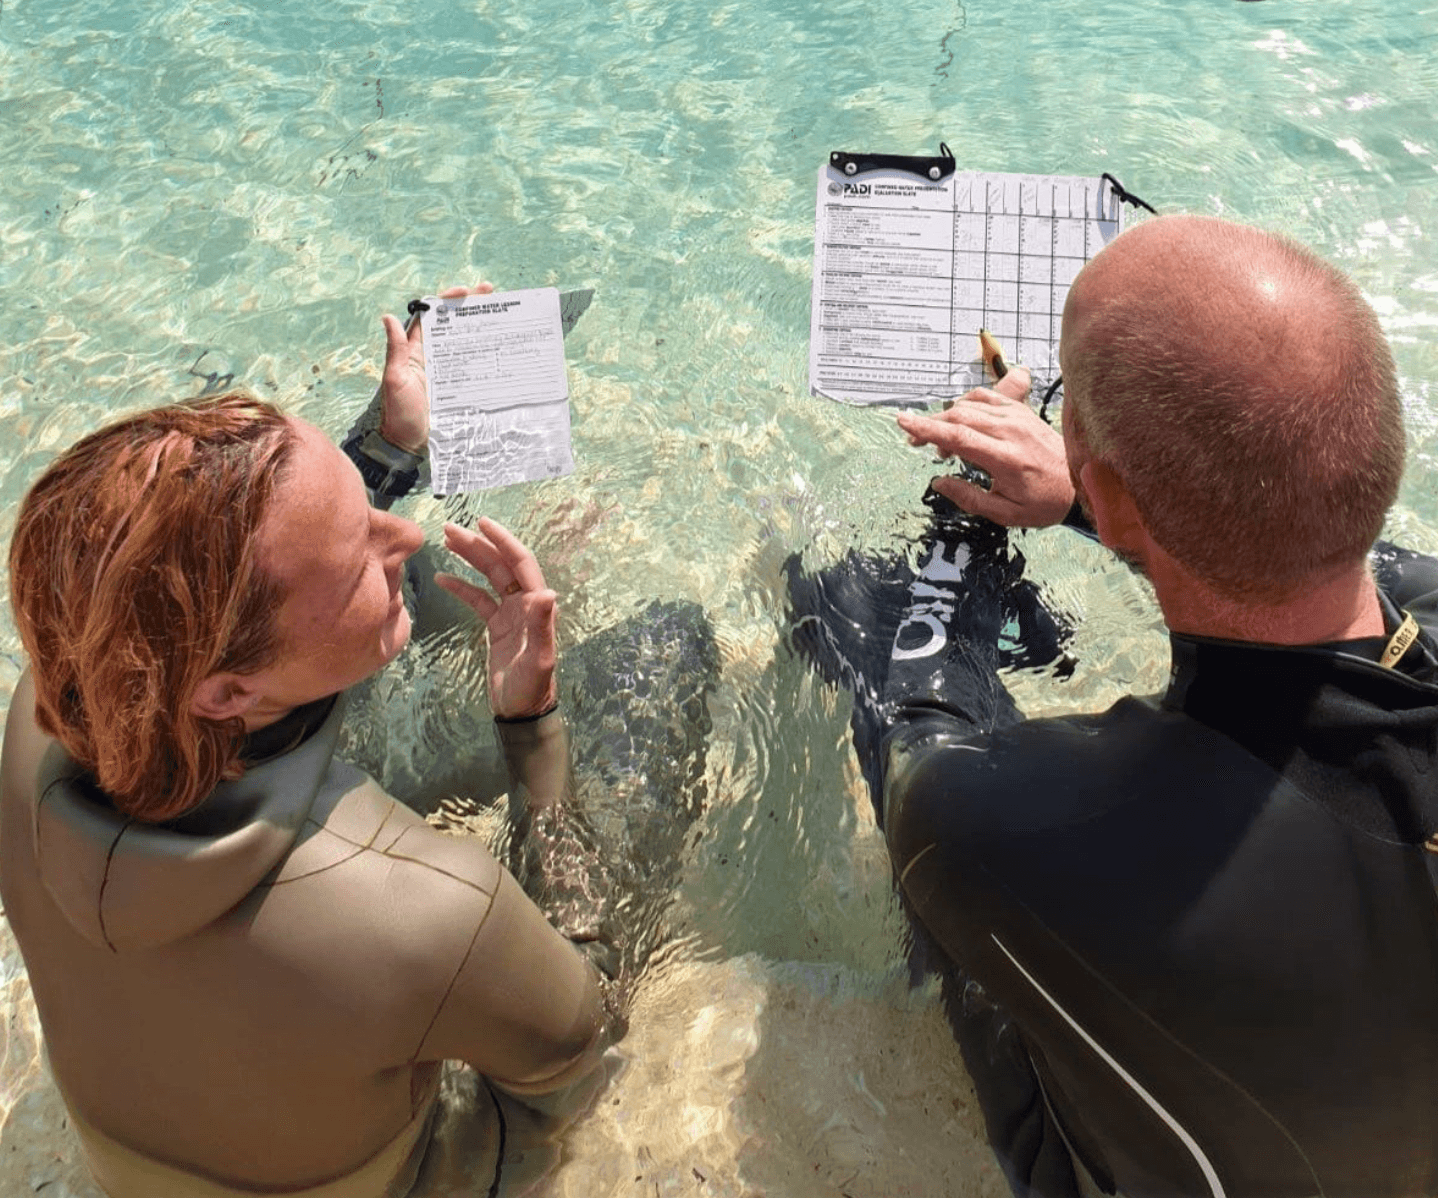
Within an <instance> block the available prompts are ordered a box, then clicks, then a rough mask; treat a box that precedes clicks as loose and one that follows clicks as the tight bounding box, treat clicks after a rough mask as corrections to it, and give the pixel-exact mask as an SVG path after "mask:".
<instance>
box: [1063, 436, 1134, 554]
mask: <svg viewBox="0 0 1438 1198" xmlns="http://www.w3.org/2000/svg"><path fill="white" fill-rule="evenodd" d="M1079 481H1080V482H1081V483H1082V484H1083V493H1084V498H1085V499H1087V500H1088V508H1089V515H1090V516H1091V517H1092V518H1093V527H1094V531H1095V532H1096V533H1098V539H1099V540H1100V541H1102V542H1103V543H1104V544H1105V545H1107V546H1108V547H1109V548H1110V549H1112V550H1114V551H1115V552H1117V553H1121V554H1127V555H1129V556H1130V557H1137V558H1138V559H1139V560H1140V561H1142V560H1143V559H1144V550H1145V549H1146V548H1147V546H1148V541H1149V535H1148V528H1147V527H1146V526H1145V525H1144V522H1143V517H1142V516H1140V515H1139V514H1138V508H1137V507H1136V506H1135V505H1134V502H1133V496H1132V495H1130V494H1129V493H1128V488H1127V487H1126V486H1124V482H1123V479H1121V478H1120V477H1119V476H1118V474H1117V472H1115V470H1114V469H1113V467H1112V466H1110V465H1108V464H1107V463H1106V462H1100V461H1098V460H1097V459H1095V458H1090V459H1089V460H1088V461H1087V462H1085V463H1084V464H1083V466H1082V467H1081V468H1080V470H1079Z"/></svg>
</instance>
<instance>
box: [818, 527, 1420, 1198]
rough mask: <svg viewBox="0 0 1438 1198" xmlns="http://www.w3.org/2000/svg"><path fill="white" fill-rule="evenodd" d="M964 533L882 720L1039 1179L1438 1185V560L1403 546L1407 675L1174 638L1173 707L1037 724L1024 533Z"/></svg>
mask: <svg viewBox="0 0 1438 1198" xmlns="http://www.w3.org/2000/svg"><path fill="white" fill-rule="evenodd" d="M936 535H937V538H938V539H937V541H936V544H935V545H934V547H933V548H932V549H931V551H930V554H929V558H928V563H929V564H928V566H927V567H926V568H925V570H924V571H923V574H927V575H929V577H927V578H925V577H923V574H921V576H920V578H919V579H917V580H915V582H914V584H913V586H912V588H911V597H910V601H909V604H910V609H911V611H912V610H913V609H915V608H916V607H923V608H924V612H925V613H926V615H925V618H924V619H923V620H922V621H920V623H919V625H917V626H916V625H915V622H914V620H913V619H912V618H911V617H910V616H909V615H903V616H900V617H899V619H898V621H897V623H898V628H899V631H898V637H897V640H896V641H895V643H896V645H897V646H898V647H899V648H900V650H903V649H905V647H906V646H907V648H908V649H909V650H910V652H909V653H908V654H905V653H903V652H900V653H899V654H898V655H897V660H895V661H894V662H893V663H892V664H891V665H890V666H889V667H888V670H887V674H886V676H885V677H884V678H883V680H882V683H881V684H879V685H876V684H875V680H874V679H873V678H872V676H871V677H869V679H868V680H867V681H868V683H869V688H868V695H867V696H866V695H865V694H864V692H863V688H856V691H857V692H858V698H859V702H858V703H856V714H855V721H854V726H855V732H856V740H858V742H859V748H860V752H861V754H865V753H866V752H867V753H871V754H872V758H871V760H870V761H869V762H868V763H866V764H868V765H870V767H871V770H870V776H871V779H873V778H875V775H881V778H878V779H875V780H879V781H881V784H882V791H881V793H880V794H876V796H875V797H876V805H877V806H878V807H879V813H880V819H881V822H882V823H883V825H884V828H885V833H886V835H887V837H888V841H889V847H890V851H891V854H892V857H893V861H894V866H895V871H896V874H897V876H898V878H899V880H900V884H901V888H902V891H903V894H904V897H905V900H906V903H907V905H908V907H909V909H910V912H911V914H912V916H913V917H915V918H916V919H917V921H919V923H920V924H921V925H922V927H923V928H924V929H925V930H926V931H927V933H928V934H929V935H930V936H931V937H932V938H933V939H934V940H936V941H937V942H938V944H939V945H940V946H941V948H942V950H943V953H944V954H945V955H946V956H947V957H948V958H949V961H950V962H951V963H953V965H954V966H956V967H957V968H951V969H950V971H949V976H948V978H947V979H946V982H947V983H948V997H949V998H950V1000H951V1002H950V1015H951V1018H952V1019H953V1020H954V1023H955V1029H956V1033H957V1035H958V1038H959V1041H960V1045H961V1047H962V1049H963V1051H964V1056H965V1060H966V1063H967V1065H968V1066H969V1070H970V1072H971V1074H972V1075H973V1077H974V1081H975V1084H976V1087H977V1089H978V1093H979V1098H980V1101H981V1104H982V1106H983V1108H984V1112H985V1117H986V1120H987V1123H988V1130H989V1135H990V1139H991V1142H992V1143H993V1146H994V1148H995V1150H996V1151H997V1153H998V1155H999V1159H1000V1163H1001V1164H1002V1165H1003V1167H1004V1170H1005V1172H1006V1174H1007V1175H1008V1177H1009V1181H1010V1184H1011V1186H1012V1187H1013V1189H1014V1192H1015V1193H1016V1194H1019V1195H1025V1194H1034V1195H1042V1196H1043V1198H1059V1196H1062V1195H1070V1194H1074V1193H1077V1185H1076V1179H1075V1175H1074V1171H1073V1167H1072V1164H1071V1160H1070V1152H1072V1153H1073V1154H1074V1155H1076V1156H1078V1157H1079V1158H1080V1159H1081V1160H1083V1161H1084V1163H1085V1164H1086V1166H1087V1167H1088V1169H1089V1172H1090V1173H1091V1174H1092V1176H1093V1177H1094V1178H1095V1180H1097V1181H1098V1183H1099V1185H1100V1188H1103V1189H1105V1190H1111V1189H1112V1188H1113V1187H1114V1186H1115V1185H1116V1186H1117V1188H1118V1189H1119V1191H1120V1192H1122V1193H1124V1194H1126V1195H1129V1196H1130V1198H1142V1196H1157V1195H1210V1194H1223V1195H1292V1196H1294V1198H1298V1196H1301V1195H1315V1194H1325V1195H1335V1196H1336V1195H1352V1196H1354V1198H1382V1196H1385V1195H1400V1194H1402V1195H1417V1194H1433V1193H1435V1192H1438V901H1435V880H1438V855H1435V853H1434V852H1431V851H1425V850H1424V847H1423V846H1424V842H1425V840H1427V838H1428V837H1429V836H1430V835H1431V834H1432V833H1433V832H1434V830H1435V828H1438V646H1435V640H1434V633H1435V629H1438V562H1435V561H1434V560H1433V559H1431V558H1425V557H1421V556H1418V555H1414V554H1409V553H1406V552H1404V551H1401V550H1396V549H1392V548H1391V547H1383V548H1382V549H1381V550H1380V552H1379V553H1378V554H1377V555H1376V558H1375V566H1376V571H1377V575H1378V578H1379V582H1380V588H1381V593H1382V596H1383V606H1384V615H1385V622H1386V624H1387V626H1388V631H1389V632H1390V633H1391V632H1393V631H1394V630H1395V629H1396V628H1397V626H1398V622H1399V620H1400V619H1401V616H1400V615H1399V612H1398V609H1399V608H1403V609H1406V610H1408V611H1409V612H1411V613H1412V614H1413V615H1414V617H1415V618H1416V619H1417V620H1418V622H1419V624H1420V625H1421V626H1422V628H1423V632H1422V634H1421V635H1420V637H1419V638H1418V640H1417V641H1416V642H1415V643H1414V644H1413V646H1412V647H1411V648H1410V649H1409V650H1408V651H1407V653H1405V654H1404V656H1403V657H1402V659H1401V660H1400V661H1399V662H1398V664H1397V668H1395V669H1384V668H1382V667H1380V666H1379V664H1378V662H1377V657H1378V653H1379V651H1380V650H1381V648H1382V645H1383V641H1384V639H1385V638H1375V639H1374V640H1372V641H1370V642H1347V643H1346V644H1343V645H1335V646H1314V647H1303V648H1277V647H1271V646H1262V645H1250V644H1240V643H1234V642H1219V641H1202V640H1198V639H1196V638H1191V637H1186V636H1177V635H1175V636H1174V637H1173V638H1172V644H1173V673H1172V677H1171V681H1170V685H1169V688H1168V690H1167V692H1166V693H1165V694H1164V695H1163V696H1162V697H1159V698H1154V699H1136V698H1130V699H1124V700H1121V701H1120V702H1118V703H1116V704H1115V705H1114V706H1113V707H1112V708H1110V709H1109V710H1108V711H1106V712H1104V713H1102V714H1100V715H1091V716H1075V717H1069V718H1062V719H1043V720H1031V721H1022V720H1020V719H1019V718H1018V716H1017V713H1016V712H1015V711H1014V707H1013V704H1012V702H1011V700H1010V699H1009V697H1008V695H1007V694H1006V693H1005V692H1004V691H1003V688H1002V686H1001V685H999V683H998V681H997V679H996V678H995V676H994V674H993V666H994V664H995V663H996V660H997V659H996V654H995V647H994V630H995V628H996V626H1000V625H1001V624H1002V623H1003V621H1004V614H1003V612H1004V604H1005V598H1004V597H1005V596H1006V595H1008V594H1011V585H1012V578H1011V573H1012V571H1011V568H1010V570H1009V572H1008V575H1007V576H1006V572H1005V570H1004V569H1001V568H999V569H996V568H995V566H994V563H996V562H997V563H1002V562H1003V560H1004V556H1005V555H1004V554H1003V553H1002V551H1001V550H999V549H997V548H996V547H995V546H996V545H997V544H999V543H1000V542H999V541H998V539H997V534H996V533H995V532H994V531H993V529H992V526H980V525H978V524H976V523H970V524H969V525H968V527H967V529H966V528H965V525H964V523H963V522H962V521H953V520H951V521H949V522H948V523H947V524H945V523H944V522H942V521H939V522H936ZM964 541H971V542H976V543H977V544H979V545H980V546H982V547H983V548H982V550H981V551H973V550H970V549H968V548H966V547H963V546H962V542H964ZM957 558H967V561H966V564H965V567H964V568H963V569H957V568H954V566H953V565H952V563H954V561H955V559H957ZM935 561H938V562H940V563H941V564H940V567H939V568H938V569H937V570H935V569H934V568H933V563H934V562H935ZM944 563H949V564H944ZM852 564H853V563H850V567H852ZM852 572H853V571H852V568H851V569H850V570H849V573H850V574H852ZM936 575H937V576H936ZM946 588H947V590H948V595H947V596H944V595H942V594H941V592H942V591H944V590H945V589H946ZM829 589H830V590H831V591H832V590H833V589H834V586H833V580H832V579H831V580H830V588H829ZM795 593H796V595H797V596H798V600H797V601H796V607H797V608H799V610H800V611H801V613H804V608H805V606H806V604H805V602H804V600H806V599H807V598H812V591H805V589H804V586H803V585H801V586H800V587H799V588H798V590H797V591H796V592H795ZM808 606H809V607H810V609H811V610H810V611H809V612H807V613H804V614H805V615H807V616H808V617H810V618H809V619H808V620H807V623H808V624H810V625H816V624H817V625H822V626H824V627H825V628H826V630H828V631H826V636H827V637H828V642H827V644H826V646H825V647H826V648H828V649H832V648H833V647H834V642H835V638H834V636H833V635H832V630H833V629H834V628H835V627H838V628H839V629H840V631H841V632H842V630H843V628H844V626H845V624H846V622H849V621H846V619H838V620H836V619H835V618H834V613H833V612H832V611H814V610H812V608H813V605H808ZM1010 606H1011V605H1010ZM939 608H946V609H947V611H941V610H938V609H939ZM936 612H937V614H938V616H939V618H940V622H942V624H943V625H944V629H943V632H944V635H943V637H942V638H941V640H939V641H937V642H936V640H935V638H934V636H933V635H932V632H933V624H934V622H935V621H934V620H933V618H932V617H933V616H934V615H935V613H936ZM887 618H888V620H889V623H890V624H891V625H892V624H893V623H894V622H895V621H894V620H893V617H887ZM805 624H806V620H805V619H802V618H801V621H800V624H799V633H800V635H799V640H800V642H801V647H807V648H808V649H809V650H810V651H811V653H812V651H813V649H814V642H813V640H812V632H813V628H812V627H811V628H810V629H809V631H808V632H805ZM840 639H842V638H840ZM806 641H807V644H806ZM853 645H854V642H853V641H852V640H850V642H849V644H848V647H851V648H852V647H853ZM862 648H863V646H860V649H861V652H860V654H859V656H861V657H862V656H863V653H862ZM916 648H927V649H931V650H932V652H930V653H928V654H925V655H922V656H914V655H913V650H914V649H916ZM841 653H842V647H841ZM814 656H815V657H816V660H820V662H821V664H822V663H823V660H824V654H814ZM828 657H829V667H828V668H827V669H826V673H831V672H832V670H833V661H834V660H835V658H834V655H833V654H832V653H830V654H829V655H828ZM870 659H871V661H872V654H870ZM862 672H863V671H859V673H862ZM850 673H851V675H852V674H853V673H854V671H853V670H850ZM869 673H870V675H872V673H873V667H872V665H871V667H870V670H869ZM875 692H877V694H876V693H875ZM861 709H865V710H861ZM875 734H877V735H875ZM880 736H882V743H880V741H879V737H880ZM873 767H877V768H873ZM1435 847H1438V845H1435Z"/></svg>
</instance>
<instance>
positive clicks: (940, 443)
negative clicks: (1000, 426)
mask: <svg viewBox="0 0 1438 1198" xmlns="http://www.w3.org/2000/svg"><path fill="white" fill-rule="evenodd" d="M899 427H900V428H902V429H903V430H904V431H905V432H906V433H908V434H909V441H910V443H911V444H914V445H932V446H933V447H934V448H935V449H936V450H937V451H938V452H939V453H940V454H942V455H944V456H945V457H955V458H963V459H964V460H965V461H966V462H972V463H973V464H974V465H975V466H979V467H981V468H982V469H984V470H987V471H988V472H989V473H990V474H992V473H993V471H994V468H995V467H1003V466H1006V465H1008V464H1009V462H1010V460H1011V458H1012V456H1013V455H1012V453H1011V451H1010V450H1009V448H1008V446H1007V445H1006V444H1005V442H1004V441H1003V440H1002V439H1001V438H999V437H995V436H992V435H991V434H990V433H988V432H986V431H984V430H982V429H978V428H975V427H974V426H973V424H972V423H970V422H969V418H967V417H966V418H965V419H964V420H935V419H933V418H931V417H929V416H913V415H909V414H908V413H905V414H904V415H902V416H900V417H899Z"/></svg>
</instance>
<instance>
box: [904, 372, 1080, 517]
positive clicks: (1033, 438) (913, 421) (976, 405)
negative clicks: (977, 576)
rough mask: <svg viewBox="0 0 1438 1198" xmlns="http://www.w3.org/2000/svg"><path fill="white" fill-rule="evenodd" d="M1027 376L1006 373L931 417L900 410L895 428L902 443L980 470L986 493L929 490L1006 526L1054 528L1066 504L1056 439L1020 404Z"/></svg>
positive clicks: (942, 487)
mask: <svg viewBox="0 0 1438 1198" xmlns="http://www.w3.org/2000/svg"><path fill="white" fill-rule="evenodd" d="M1028 394H1029V372H1028V370H1027V369H1026V368H1025V367H1023V366H1013V367H1010V369H1009V372H1008V374H1006V375H1004V377H1003V378H1002V379H1000V380H999V381H998V382H997V383H995V384H994V386H993V387H991V388H990V387H979V388H978V389H976V390H974V391H970V392H969V393H968V394H967V395H965V396H963V397H962V398H960V399H959V400H957V401H956V402H955V403H954V405H953V407H951V408H949V409H947V410H946V411H944V412H941V413H940V414H939V415H937V416H920V415H917V414H914V413H909V412H904V413H902V414H901V415H900V416H899V427H900V428H901V429H903V430H904V432H906V433H908V434H909V444H910V445H932V446H933V447H934V448H935V449H936V450H938V452H939V453H940V454H942V455H943V456H944V457H946V458H947V457H961V458H963V459H964V461H966V462H970V463H972V464H973V465H975V466H978V467H979V468H980V469H982V470H985V471H987V472H988V474H989V477H990V478H991V479H992V480H993V488H992V489H991V490H988V491H985V490H984V489H983V488H982V487H978V486H975V485H974V484H973V483H970V482H965V481H964V480H963V479H960V478H954V477H951V476H946V477H943V478H936V479H934V481H933V484H932V485H933V488H934V490H935V491H937V492H938V493H939V494H940V495H942V496H944V497H945V498H946V499H950V500H952V501H953V502H954V503H956V504H958V506H959V507H961V508H963V509H964V511H966V512H973V513H974V514H975V515H978V516H986V517H987V518H988V519H990V520H992V521H993V522H994V523H995V524H1003V525H1005V526H1007V527H1009V528H1045V527H1047V526H1048V525H1050V524H1057V523H1059V521H1061V520H1062V519H1063V518H1064V516H1066V515H1067V514H1068V510H1069V508H1070V507H1072V506H1073V501H1074V488H1073V480H1072V479H1071V478H1070V477H1069V468H1068V459H1067V458H1066V457H1065V456H1064V439H1063V437H1062V435H1060V433H1059V432H1058V430H1057V429H1053V428H1050V427H1049V426H1048V425H1047V424H1045V423H1044V422H1043V421H1042V420H1040V419H1039V417H1038V414H1037V413H1035V412H1034V410H1033V409H1032V408H1030V407H1029V405H1028V402H1027V400H1028Z"/></svg>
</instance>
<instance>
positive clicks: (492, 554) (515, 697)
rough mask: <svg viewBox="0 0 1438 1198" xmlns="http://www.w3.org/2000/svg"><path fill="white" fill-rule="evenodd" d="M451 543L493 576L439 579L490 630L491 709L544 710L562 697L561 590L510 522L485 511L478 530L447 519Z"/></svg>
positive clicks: (505, 713) (516, 713) (505, 712)
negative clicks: (549, 582)
mask: <svg viewBox="0 0 1438 1198" xmlns="http://www.w3.org/2000/svg"><path fill="white" fill-rule="evenodd" d="M444 544H445V548H447V549H449V550H450V551H451V552H452V553H456V554H458V555H459V556H460V557H461V558H463V559H464V560H465V561H466V562H468V563H469V564H470V565H471V566H473V567H474V568H475V569H476V570H478V571H479V573H481V574H483V575H484V577H485V578H486V579H487V580H488V581H489V585H490V586H491V587H493V588H494V592H495V594H496V595H498V596H499V598H498V599H496V598H495V597H494V595H491V594H490V593H489V592H488V591H486V590H485V589H484V588H483V587H477V586H475V585H474V584H473V583H469V582H465V581H464V579H462V578H457V577H455V576H454V575H453V574H436V575H435V576H434V580H435V582H437V583H438V584H439V585H440V586H441V587H443V588H444V589H445V590H446V591H448V592H449V593H450V594H451V595H453V596H454V597H455V598H456V599H459V600H461V601H463V602H464V603H466V604H468V605H469V606H470V607H471V608H473V609H474V613H475V615H477V616H478V617H479V618H480V619H481V620H483V621H484V624H485V627H486V628H487V629H488V630H489V704H490V710H491V711H492V712H493V713H494V714H495V715H496V716H500V717H502V718H504V719H523V718H525V717H527V716H538V715H543V714H544V713H545V712H547V711H549V710H550V709H551V708H552V707H554V705H555V704H556V703H557V702H558V691H557V689H556V687H555V681H554V667H555V660H556V656H557V653H556V649H555V639H554V624H555V616H556V614H557V610H558V597H557V596H556V595H555V593H554V592H553V591H551V590H549V589H548V588H547V587H546V586H545V585H544V575H543V574H542V573H541V572H540V569H539V563H538V562H537V561H535V560H534V554H532V553H530V551H529V550H528V549H526V548H525V547H524V546H523V545H522V544H521V543H520V542H519V540H518V539H517V538H516V537H515V536H514V534H512V533H511V532H510V531H509V530H508V529H506V528H505V527H504V526H503V525H501V524H498V523H496V522H495V521H494V520H491V519H490V518H489V517H488V516H482V517H480V519H479V522H478V524H476V525H475V528H474V531H473V532H471V531H469V530H468V529H464V528H461V527H460V526H459V525H458V524H446V525H445V526H444Z"/></svg>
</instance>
